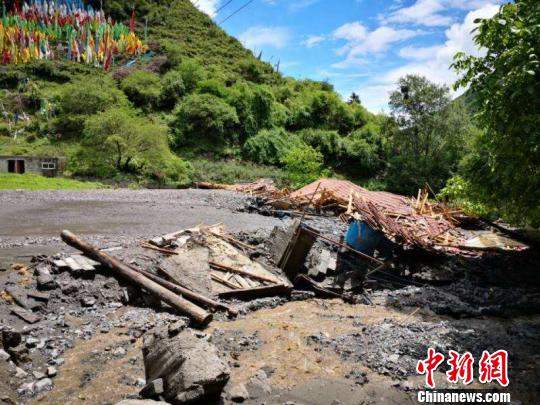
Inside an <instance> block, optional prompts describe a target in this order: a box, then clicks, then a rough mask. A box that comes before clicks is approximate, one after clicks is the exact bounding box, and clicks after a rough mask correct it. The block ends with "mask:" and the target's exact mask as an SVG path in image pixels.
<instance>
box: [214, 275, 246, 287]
mask: <svg viewBox="0 0 540 405" xmlns="http://www.w3.org/2000/svg"><path fill="white" fill-rule="evenodd" d="M210 278H211V279H212V280H214V281H217V282H218V283H220V284H223V285H224V286H226V287H229V288H234V289H240V287H238V286H237V285H236V284H234V283H231V282H230V281H229V280H226V279H224V278H222V277H220V276H218V275H217V274H213V273H210Z"/></svg>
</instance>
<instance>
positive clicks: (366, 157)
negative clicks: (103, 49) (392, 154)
mask: <svg viewBox="0 0 540 405" xmlns="http://www.w3.org/2000/svg"><path fill="white" fill-rule="evenodd" d="M8 3H9V2H8ZM91 3H94V5H95V3H99V2H98V1H92V2H91ZM104 3H105V5H104V7H105V12H106V13H108V14H109V15H110V16H111V17H112V18H114V19H115V20H118V21H123V22H126V23H128V22H129V17H130V15H131V5H132V4H134V5H135V10H136V15H137V24H136V30H137V33H138V34H139V36H140V37H144V38H145V39H146V43H147V45H148V49H149V51H148V53H147V54H146V55H144V56H143V57H140V58H139V59H138V60H136V61H129V60H122V59H121V58H119V59H118V60H116V61H115V63H114V65H113V67H112V69H111V70H110V71H109V72H107V73H105V72H104V71H103V70H102V69H99V68H94V67H91V66H88V65H84V64H77V63H73V62H68V61H61V60H60V61H35V62H30V63H27V64H24V65H8V66H1V67H0V87H1V88H2V89H3V90H1V91H0V110H1V112H2V114H3V117H2V121H1V123H0V137H1V138H0V147H1V149H2V150H1V152H2V153H13V154H15V153H25V154H29V153H33V154H51V153H55V154H58V153H62V154H64V155H66V156H67V157H68V158H69V163H68V168H69V170H68V174H71V175H75V176H77V175H83V176H86V177H88V176H90V177H95V178H100V179H104V178H110V179H115V178H121V179H125V178H126V177H127V178H132V179H133V180H137V181H140V182H142V183H148V182H151V183H156V182H157V183H162V184H164V185H172V186H174V185H182V184H187V183H189V182H191V181H193V180H204V179H205V173H208V172H212V179H214V180H219V179H220V176H219V174H217V175H216V173H215V170H217V171H218V172H224V176H223V177H224V178H226V179H227V180H231V172H236V173H238V172H240V173H242V172H245V175H244V176H241V175H239V176H238V177H239V178H238V180H241V181H242V180H250V179H252V178H253V177H254V173H257V175H263V174H265V173H267V174H268V175H269V176H272V177H275V178H276V179H279V180H280V182H282V183H283V184H288V185H299V184H302V183H305V182H307V181H310V180H312V179H314V178H316V177H318V176H319V175H322V174H328V173H329V171H336V172H340V173H344V174H345V175H351V176H354V177H370V176H371V175H372V174H373V173H375V172H377V171H378V170H380V169H381V167H382V166H381V155H382V152H383V150H382V144H381V142H380V139H379V138H380V137H379V133H380V126H381V123H382V118H381V117H376V116H374V115H372V114H370V113H368V112H367V110H365V109H364V108H363V107H362V106H361V105H360V103H359V102H353V103H346V102H344V101H343V100H342V99H341V98H340V96H339V95H337V94H336V93H335V92H334V90H333V88H332V86H331V85H329V84H328V83H324V82H314V81H296V80H294V79H292V78H286V77H283V76H282V75H281V74H280V73H279V72H277V71H276V69H275V68H274V67H273V66H271V65H270V64H268V63H265V62H264V61H262V60H259V59H258V58H257V57H255V56H254V55H253V54H252V52H251V51H249V50H247V49H245V48H244V47H243V46H242V45H241V44H240V42H239V41H238V40H236V39H235V38H233V37H230V36H229V35H227V34H226V33H225V32H224V31H223V30H222V29H221V28H219V27H218V26H216V25H215V24H214V23H213V21H212V20H211V19H210V18H209V17H208V16H206V15H205V14H204V13H202V12H200V11H198V10H197V9H196V8H195V7H194V6H193V5H192V4H191V2H189V1H188V0H175V1H172V2H170V1H161V0H156V1H148V0H137V1H133V2H127V3H126V2H120V1H107V2H104ZM128 3H129V4H128ZM7 6H8V9H9V7H10V4H7ZM145 26H146V27H147V28H145ZM287 155H288V156H287ZM224 161H230V162H231V164H233V165H234V167H235V169H234V170H227V169H226V168H224V164H223V162H224ZM298 161H299V162H300V165H299V166H298V164H297V162H298ZM189 162H192V163H193V164H190V163H189ZM287 162H289V163H287ZM254 164H255V165H259V166H258V170H251V169H249V168H250V167H253V165H254ZM202 167H204V168H205V170H201V168H202ZM208 167H213V168H215V170H214V171H213V170H210V171H208V170H207V169H208ZM242 167H244V168H245V170H238V168H242ZM298 167H301V168H302V170H301V173H296V174H295V173H292V172H294V171H295V170H298ZM304 168H310V169H309V171H307V172H306V171H305V170H304Z"/></svg>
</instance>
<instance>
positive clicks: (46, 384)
mask: <svg viewBox="0 0 540 405" xmlns="http://www.w3.org/2000/svg"><path fill="white" fill-rule="evenodd" d="M52 386H53V382H52V380H51V379H50V378H44V379H42V380H39V381H38V382H37V383H36V384H35V386H34V391H35V392H36V393H38V394H39V393H40V392H44V391H48V390H50V389H51V388H52Z"/></svg>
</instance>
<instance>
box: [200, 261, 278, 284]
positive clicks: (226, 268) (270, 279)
mask: <svg viewBox="0 0 540 405" xmlns="http://www.w3.org/2000/svg"><path fill="white" fill-rule="evenodd" d="M208 264H210V266H211V267H214V268H216V269H218V270H222V271H228V272H230V273H236V274H240V275H241V276H247V277H251V278H253V279H255V280H259V281H267V282H269V283H273V284H278V283H280V281H278V280H276V279H275V278H273V277H266V276H260V275H258V274H254V273H252V272H250V271H246V270H242V269H237V268H235V267H231V266H226V265H224V264H221V263H216V262H213V261H210V262H208Z"/></svg>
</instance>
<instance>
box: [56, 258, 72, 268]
mask: <svg viewBox="0 0 540 405" xmlns="http://www.w3.org/2000/svg"><path fill="white" fill-rule="evenodd" d="M53 264H54V265H55V267H57V268H59V269H65V268H66V267H69V266H68V265H67V263H66V262H65V261H63V260H53Z"/></svg>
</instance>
